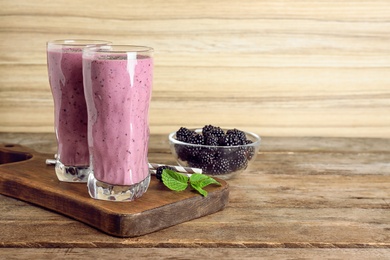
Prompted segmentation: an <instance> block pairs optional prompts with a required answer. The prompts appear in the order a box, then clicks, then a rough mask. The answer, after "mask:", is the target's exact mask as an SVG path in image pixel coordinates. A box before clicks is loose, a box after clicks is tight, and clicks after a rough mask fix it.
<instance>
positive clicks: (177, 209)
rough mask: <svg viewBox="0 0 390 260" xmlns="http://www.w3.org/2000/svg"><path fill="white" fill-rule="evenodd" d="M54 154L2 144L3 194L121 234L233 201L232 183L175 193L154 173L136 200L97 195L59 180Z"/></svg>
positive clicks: (151, 229) (128, 234)
mask: <svg viewBox="0 0 390 260" xmlns="http://www.w3.org/2000/svg"><path fill="white" fill-rule="evenodd" d="M52 157H53V155H51V154H41V153H37V152H35V151H34V150H31V149H29V148H27V147H24V146H20V145H14V144H5V145H4V144H3V145H2V144H0V193H1V194H3V195H7V196H11V197H14V198H17V199H20V200H23V201H27V202H30V203H33V204H36V205H39V206H42V207H44V208H47V209H50V210H53V211H56V212H58V213H61V214H64V215H66V216H69V217H72V218H74V219H77V220H79V221H81V222H83V223H86V224H88V225H91V226H93V227H95V228H97V229H99V230H101V231H103V232H105V233H107V234H110V235H113V236H117V237H136V236H141V235H144V234H148V233H151V232H154V231H158V230H161V229H164V228H167V227H170V226H173V225H176V224H179V223H183V222H185V221H189V220H192V219H196V218H199V217H202V216H206V215H209V214H212V213H215V212H217V211H220V210H222V209H223V208H225V206H226V205H227V204H228V200H229V187H228V184H227V183H226V182H225V181H224V180H221V179H217V180H218V181H219V182H220V183H221V184H222V186H216V185H210V186H207V187H206V188H205V189H206V190H207V191H208V196H207V197H203V196H201V195H199V193H196V192H194V191H192V190H191V189H189V188H188V189H187V190H185V191H182V192H175V191H171V190H169V189H168V188H166V187H165V186H164V185H163V184H162V183H160V182H159V181H158V180H157V179H156V178H155V176H152V179H151V182H150V186H149V188H148V190H147V192H146V193H145V194H144V195H143V196H142V197H141V198H139V199H137V200H135V201H131V202H111V201H101V200H95V199H92V198H91V197H90V196H89V194H88V190H87V186H86V184H85V183H67V182H60V181H58V179H57V177H56V175H55V172H54V167H53V166H48V165H46V164H45V160H46V159H48V158H52Z"/></svg>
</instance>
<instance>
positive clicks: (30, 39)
mask: <svg viewBox="0 0 390 260" xmlns="http://www.w3.org/2000/svg"><path fill="white" fill-rule="evenodd" d="M0 5H1V8H0V37H1V41H0V100H1V103H0V131H11V132H53V103H52V98H51V93H50V88H49V84H48V79H47V71H46V54H45V42H46V41H47V40H51V39H62V38H94V39H107V40H111V41H113V42H115V43H132V44H142V45H149V46H152V47H154V48H155V64H156V68H155V77H154V89H153V98H152V104H151V110H150V117H151V118H150V124H151V132H152V133H156V134H157V133H162V134H166V133H168V132H170V131H174V130H176V129H177V128H178V127H180V126H188V127H195V126H203V125H205V124H209V123H212V124H216V125H220V126H225V127H239V128H242V129H246V130H250V131H254V132H257V133H259V134H260V135H282V136H283V135H289V136H303V135H311V136H313V135H314V136H362V137H390V113H389V108H390V24H389V21H390V3H389V2H388V1H364V0H363V1H358V0H355V1H352V0H346V1H265V0H264V1H233V0H228V1H220V0H216V1H188V0H186V1H172V0H164V1H163V0H154V1H150V0H149V1H125V0H112V1H110V4H109V5H108V4H107V3H106V2H104V1H102V2H101V3H100V2H99V3H98V2H97V1H91V0H87V1H81V2H80V1H75V0H69V1H37V0H34V1H21V0H14V1H4V0H3V1H1V2H0Z"/></svg>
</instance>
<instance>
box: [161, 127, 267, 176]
mask: <svg viewBox="0 0 390 260" xmlns="http://www.w3.org/2000/svg"><path fill="white" fill-rule="evenodd" d="M189 130H191V131H195V132H196V133H198V134H200V133H202V128H197V129H189ZM222 130H223V131H224V132H225V133H226V132H227V131H228V129H224V128H222ZM241 131H242V130H241ZM242 132H243V133H245V137H246V139H247V140H249V141H247V143H248V144H243V145H233V146H220V145H204V144H190V143H186V142H182V141H179V140H177V139H176V132H172V133H170V134H169V136H168V138H169V144H170V149H171V152H172V154H173V156H174V157H175V159H176V161H177V163H178V164H179V165H180V166H183V167H191V168H200V169H202V173H203V174H206V175H209V176H213V177H218V178H221V179H224V180H227V179H231V178H233V177H236V176H237V175H239V174H240V173H242V172H243V171H244V170H246V169H247V168H248V167H249V165H250V164H251V162H253V161H254V160H255V159H256V156H257V153H258V151H259V148H260V141H261V138H260V137H259V136H258V135H257V134H254V133H251V132H246V131H242Z"/></svg>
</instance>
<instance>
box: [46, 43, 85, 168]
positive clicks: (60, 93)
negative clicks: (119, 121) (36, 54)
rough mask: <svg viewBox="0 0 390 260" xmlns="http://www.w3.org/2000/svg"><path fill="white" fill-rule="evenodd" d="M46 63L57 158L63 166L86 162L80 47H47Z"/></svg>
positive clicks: (80, 164)
mask: <svg viewBox="0 0 390 260" xmlns="http://www.w3.org/2000/svg"><path fill="white" fill-rule="evenodd" d="M47 64H48V72H49V81H50V87H51V91H52V94H53V100H54V112H55V122H54V125H55V130H56V135H57V143H58V152H57V153H58V156H59V160H60V161H61V162H62V163H63V164H64V165H66V166H88V165H89V152H88V142H87V141H88V138H87V122H88V117H87V108H86V103H85V98H84V90H83V73H82V50H81V49H80V48H63V49H58V48H57V49H53V50H50V49H48V52H47Z"/></svg>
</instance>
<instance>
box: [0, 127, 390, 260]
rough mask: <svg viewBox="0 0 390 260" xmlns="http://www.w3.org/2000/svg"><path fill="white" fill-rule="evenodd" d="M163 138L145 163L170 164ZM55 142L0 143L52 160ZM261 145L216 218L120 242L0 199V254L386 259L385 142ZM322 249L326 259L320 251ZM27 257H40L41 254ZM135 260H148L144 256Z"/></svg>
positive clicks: (389, 153)
mask: <svg viewBox="0 0 390 260" xmlns="http://www.w3.org/2000/svg"><path fill="white" fill-rule="evenodd" d="M165 138H166V137H164V136H153V137H152V139H151V152H150V156H149V158H150V160H151V161H156V162H161V163H173V158H172V156H171V154H170V152H169V150H167V149H168V147H167V146H166V144H167V143H166V140H165ZM34 140H35V141H34ZM53 141H54V139H53V137H52V136H51V135H42V134H35V135H31V134H6V133H5V134H0V142H14V143H19V144H22V145H26V143H27V144H30V147H31V148H34V149H35V148H38V149H41V151H45V152H55V149H54V151H53V148H55V144H53ZM263 143H264V146H263V147H262V149H261V152H260V154H259V156H258V157H257V159H256V162H255V163H254V164H253V165H252V167H251V168H250V169H249V170H248V171H247V172H245V173H243V174H242V175H240V177H239V178H237V179H232V180H229V181H228V183H229V186H230V200H229V204H228V206H227V207H226V208H225V209H224V210H223V211H221V212H218V213H215V214H212V215H209V216H206V217H202V218H199V219H196V220H193V221H190V222H186V223H183V224H179V225H176V226H174V227H170V228H167V229H164V230H161V231H159V232H155V233H151V234H148V235H145V236H141V237H137V238H128V239H121V238H115V237H111V236H108V235H106V234H103V233H102V232H100V231H98V230H96V229H94V228H92V227H89V226H87V225H85V224H82V223H80V222H78V221H75V220H73V219H70V218H68V217H65V216H62V215H59V214H57V213H54V212H51V211H48V210H45V209H43V208H40V207H36V206H33V205H30V204H28V203H25V202H21V201H18V200H15V199H13V198H9V197H6V196H0V226H1V229H2V232H0V247H3V248H13V247H16V248H24V249H26V248H31V249H37V248H41V247H43V248H52V247H60V248H73V249H80V248H90V249H91V251H88V250H87V249H82V250H81V249H80V251H77V250H76V251H72V252H75V254H81V255H82V254H84V253H86V252H91V253H92V252H97V251H94V250H93V248H104V249H106V251H102V252H103V253H107V254H109V253H110V252H111V251H110V248H122V250H124V251H121V252H123V254H126V253H127V252H132V251H131V250H130V249H129V248H143V247H147V248H150V247H153V248H155V250H156V252H159V254H162V255H164V254H167V255H170V256H175V255H176V254H179V253H180V252H181V253H188V252H191V251H190V250H188V251H187V250H184V249H181V250H178V251H176V252H175V253H174V252H171V253H169V252H168V251H164V250H160V251H159V250H157V248H158V249H162V248H166V247H169V248H171V247H175V248H216V247H218V248H225V249H228V248H235V249H237V251H234V253H232V255H235V254H236V255H238V254H239V252H240V250H239V249H241V250H242V249H245V248H246V249H248V248H251V250H248V251H245V253H244V254H248V255H250V253H253V254H260V253H264V251H262V250H253V249H254V248H257V249H261V248H277V249H280V250H276V251H273V252H271V251H267V253H265V255H268V256H269V257H271V256H275V257H277V256H281V255H288V254H287V252H286V251H284V248H290V249H293V248H294V249H300V250H294V251H289V252H290V253H291V254H292V255H293V256H294V255H295V256H296V257H298V256H300V254H307V256H310V255H311V256H314V255H315V254H316V253H318V255H324V256H325V255H326V254H325V252H330V253H335V254H336V255H337V256H339V257H342V256H349V257H353V256H357V255H359V252H361V254H362V255H361V256H364V255H366V256H367V257H368V258H369V257H374V256H378V258H379V259H380V257H382V256H385V255H387V254H388V255H390V251H389V250H390V188H389V187H390V140H388V139H355V138H350V139H349V138H309V137H308V138H276V137H272V138H271V137H270V138H267V137H264V139H263ZM305 144H306V145H305ZM172 217H174V216H172ZM126 248H127V249H128V250H130V251H126V250H127V249H126ZM320 248H321V249H323V248H326V249H327V250H330V251H318V249H320ZM340 248H343V249H348V250H340ZM303 249H306V250H308V251H302V250H303ZM369 249H371V250H372V251H371V250H369ZM360 250H361V251H360ZM7 252H12V250H10V251H7ZM26 252H30V253H32V254H36V255H45V254H46V253H47V252H46V251H42V250H38V249H37V250H31V251H26ZM76 252H78V253H76ZM137 252H138V253H137V254H138V255H140V256H141V255H145V256H147V251H143V250H140V251H137ZM197 252H199V254H200V255H201V254H203V253H204V251H202V250H199V251H197ZM218 252H220V251H218ZM218 252H215V256H218V254H219V253H218ZM58 253H59V254H63V253H64V251H59V252H58ZM0 256H1V254H0Z"/></svg>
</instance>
